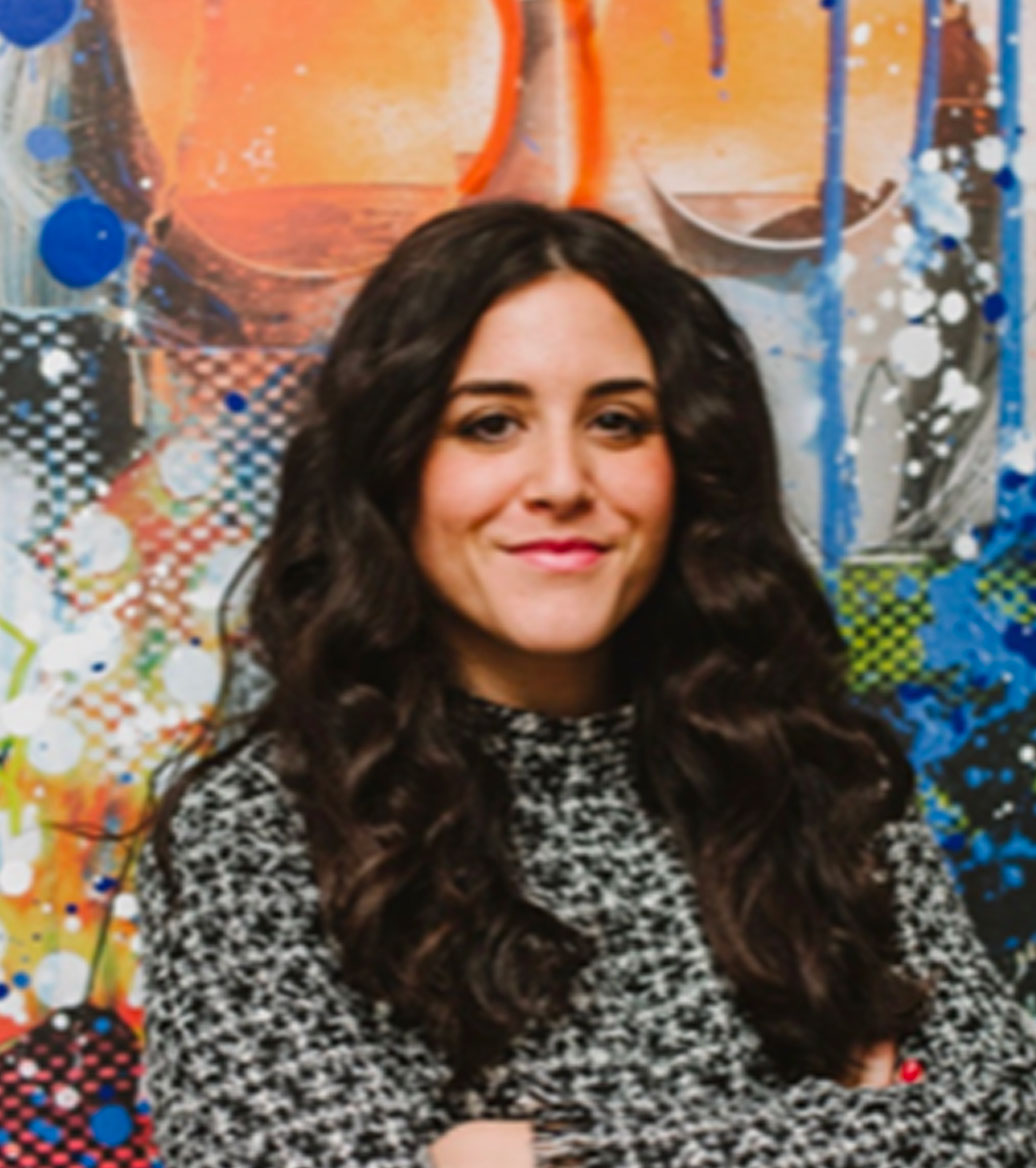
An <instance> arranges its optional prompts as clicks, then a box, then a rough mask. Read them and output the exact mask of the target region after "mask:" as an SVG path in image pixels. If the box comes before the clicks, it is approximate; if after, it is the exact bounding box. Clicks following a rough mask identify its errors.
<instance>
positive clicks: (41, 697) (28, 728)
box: [0, 690, 51, 738]
mask: <svg viewBox="0 0 1036 1168" xmlns="http://www.w3.org/2000/svg"><path fill="white" fill-rule="evenodd" d="M50 699H51V694H50V693H49V692H47V691H44V690H38V691H36V692H34V693H25V694H20V695H19V696H18V697H16V698H12V699H11V701H9V702H4V703H3V705H0V730H2V731H3V732H4V733H5V734H12V735H14V737H15V738H26V737H28V735H30V734H32V733H33V732H34V731H35V730H38V729H39V727H40V726H42V725H43V722H44V719H45V718H46V717H47V707H48V706H49V704H50Z"/></svg>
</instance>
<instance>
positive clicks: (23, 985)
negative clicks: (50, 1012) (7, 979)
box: [11, 973, 32, 990]
mask: <svg viewBox="0 0 1036 1168" xmlns="http://www.w3.org/2000/svg"><path fill="white" fill-rule="evenodd" d="M11 981H12V982H13V983H14V985H15V986H16V988H17V989H20V990H27V989H28V988H29V986H30V985H31V984H32V978H31V977H29V975H28V974H27V973H16V974H15V975H14V977H12V978H11Z"/></svg>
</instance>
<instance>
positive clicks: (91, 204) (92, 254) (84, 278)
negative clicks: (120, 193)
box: [39, 197, 126, 288]
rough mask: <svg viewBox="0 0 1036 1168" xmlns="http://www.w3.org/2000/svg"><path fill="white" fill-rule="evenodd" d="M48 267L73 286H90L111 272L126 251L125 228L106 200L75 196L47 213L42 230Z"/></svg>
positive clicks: (42, 245) (41, 238) (42, 252)
mask: <svg viewBox="0 0 1036 1168" xmlns="http://www.w3.org/2000/svg"><path fill="white" fill-rule="evenodd" d="M39 247H40V256H41V258H42V260H43V262H44V264H45V265H46V267H47V271H49V272H50V274H51V275H52V276H53V277H54V279H55V280H59V281H60V282H61V283H62V284H67V285H68V287H70V288H87V287H89V286H90V285H91V284H97V283H99V282H100V281H101V280H103V279H104V278H105V276H109V275H111V273H112V272H114V271H115V270H116V268H118V267H119V265H120V264H121V263H122V261H123V259H124V258H125V255H126V231H125V228H124V227H123V225H122V221H121V220H120V219H119V217H118V215H116V214H115V212H114V211H113V210H112V209H111V208H110V207H109V206H107V205H106V204H105V203H102V202H99V201H98V200H96V199H91V198H83V197H79V198H74V199H69V200H67V201H66V202H64V203H62V204H61V206H60V207H58V208H57V209H56V210H55V211H52V212H51V214H50V215H49V216H48V217H47V219H46V221H45V222H44V224H43V229H42V231H41V232H40V244H39Z"/></svg>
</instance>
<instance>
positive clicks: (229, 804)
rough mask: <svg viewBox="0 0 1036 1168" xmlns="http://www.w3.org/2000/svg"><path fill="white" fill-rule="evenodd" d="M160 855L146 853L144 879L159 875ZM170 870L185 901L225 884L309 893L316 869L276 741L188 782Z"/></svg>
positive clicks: (211, 766)
mask: <svg viewBox="0 0 1036 1168" xmlns="http://www.w3.org/2000/svg"><path fill="white" fill-rule="evenodd" d="M154 851H155V849H154V848H153V847H152V846H146V847H145V848H144V849H143V852H142V855H141V861H140V867H139V872H138V878H139V879H141V880H142V881H143V882H144V883H145V884H149V883H151V882H152V880H151V878H152V877H153V876H154V875H155V874H156V867H157V865H156V864H155V857H154ZM169 852H170V857H171V872H172V876H173V878H174V882H175V884H176V885H177V886H178V888H179V889H180V891H181V892H182V893H183V895H184V896H186V897H188V898H189V897H190V896H191V895H192V890H193V889H195V888H202V887H203V888H205V889H207V890H208V892H209V893H210V894H211V893H213V892H214V891H215V890H216V889H218V888H220V887H223V886H228V887H229V886H235V887H238V888H240V887H242V886H244V885H249V886H252V887H258V886H259V884H260V883H264V884H266V883H269V884H275V885H277V886H279V887H281V888H286V887H288V886H294V887H295V888H296V889H302V888H309V887H311V886H312V884H313V870H312V864H311V862H310V859H309V851H308V845H307V841H306V831H305V822H304V820H303V817H302V814H301V812H300V811H299V810H298V808H297V807H296V805H295V801H294V799H293V797H292V795H291V793H290V792H289V791H288V790H287V788H286V787H285V785H284V784H283V783H282V781H281V779H280V777H279V773H278V763H277V745H276V742H275V740H273V739H272V738H270V737H263V738H258V739H255V740H252V741H248V742H246V743H243V744H242V745H241V746H240V747H239V748H238V749H236V750H234V751H233V753H231V754H229V755H228V756H226V757H224V758H221V759H219V760H218V761H216V762H212V763H207V764H205V765H204V766H203V768H202V769H201V770H200V771H198V772H197V773H196V774H195V775H194V776H193V777H192V778H191V779H190V780H189V782H188V785H187V787H186V789H185V790H184V792H183V794H182V796H181V797H180V798H179V800H178V801H177V803H176V804H175V807H174V809H173V811H172V816H171V820H170V833H169Z"/></svg>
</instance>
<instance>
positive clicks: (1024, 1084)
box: [138, 698, 1036, 1168]
mask: <svg viewBox="0 0 1036 1168" xmlns="http://www.w3.org/2000/svg"><path fill="white" fill-rule="evenodd" d="M465 704H466V713H465V714H464V716H465V717H467V718H470V719H474V720H475V722H474V723H473V724H474V725H476V727H477V729H478V730H479V732H480V742H481V744H482V746H483V748H484V749H487V750H489V751H491V752H493V754H494V756H495V757H497V758H498V759H500V760H502V761H503V762H505V764H506V765H507V767H508V768H509V773H510V774H511V775H512V781H513V783H514V786H515V790H516V793H517V805H516V816H515V825H514V830H515V832H516V837H515V838H516V840H517V843H518V847H519V852H520V855H521V857H522V860H523V865H524V871H525V876H526V882H527V887H528V889H529V891H530V893H531V894H532V895H533V896H534V897H535V898H537V899H538V900H539V901H540V902H542V903H544V904H546V905H547V906H549V907H550V908H551V909H552V910H553V911H554V912H555V913H556V914H557V915H558V916H559V917H561V918H563V919H564V920H567V921H569V922H571V923H572V924H574V925H576V926H577V927H580V928H582V929H584V930H588V931H589V932H590V933H591V934H592V935H593V936H594V937H595V938H596V941H597V944H598V956H597V957H596V959H595V960H594V961H593V962H592V964H591V965H590V966H589V967H588V968H587V969H586V970H585V972H584V974H583V976H582V977H581V980H580V982H579V984H578V991H577V994H576V1001H575V1009H574V1010H573V1012H572V1014H571V1015H570V1016H569V1018H568V1019H567V1020H566V1021H565V1022H563V1023H560V1024H558V1025H557V1026H555V1027H554V1028H552V1029H550V1030H549V1031H543V1030H541V1032H540V1033H539V1034H537V1035H536V1036H535V1037H533V1036H530V1037H529V1038H528V1039H525V1038H523V1039H521V1040H519V1041H518V1042H517V1043H516V1044H515V1046H514V1049H513V1057H511V1058H510V1059H509V1060H508V1061H507V1062H506V1064H504V1065H501V1066H499V1067H497V1068H495V1069H494V1071H493V1072H491V1073H490V1075H489V1077H488V1080H487V1082H486V1084H485V1087H484V1089H479V1090H478V1091H469V1092H468V1093H466V1094H465V1095H463V1096H456V1095H451V1096H448V1095H446V1094H445V1093H444V1091H443V1085H444V1082H445V1079H446V1078H447V1068H446V1066H445V1065H444V1064H443V1062H442V1061H441V1060H440V1059H439V1057H438V1056H437V1055H436V1054H435V1053H434V1052H433V1051H432V1050H431V1049H430V1048H429V1047H428V1046H427V1045H426V1044H425V1043H424V1042H423V1041H422V1039H421V1038H420V1037H419V1036H418V1035H417V1034H416V1033H414V1032H412V1031H409V1030H404V1029H402V1028H401V1027H399V1026H398V1025H396V1024H395V1023H394V1022H393V1021H392V1019H391V1018H390V1017H389V1016H388V1011H387V1008H385V1007H383V1006H381V1005H378V1004H376V1003H371V1002H368V1001H367V1000H366V999H363V998H361V997H360V996H359V995H357V994H356V993H354V992H353V991H352V990H350V989H348V988H346V987H344V986H343V985H342V984H341V982H340V980H339V979H338V977H337V976H336V963H335V958H334V955H333V952H332V949H331V948H330V947H329V945H328V943H327V942H326V941H325V940H324V938H323V936H322V934H321V930H320V926H319V912H318V898H317V891H316V887H315V884H314V879H313V874H312V869H311V866H310V862H309V859H308V856H307V850H306V844H305V840H304V835H303V828H302V821H301V816H300V815H299V814H298V812H297V811H296V810H295V809H294V808H293V806H292V805H291V802H290V799H289V797H287V796H286V795H285V793H284V791H283V788H282V787H281V785H280V784H279V782H278V779H277V775H276V773H275V770H274V769H273V766H272V759H273V757H274V752H273V751H272V749H271V747H270V745H269V744H268V743H267V744H263V743H257V744H254V745H252V746H250V747H247V748H245V749H244V750H243V751H242V752H241V753H240V754H239V755H238V756H237V757H236V758H235V759H234V760H233V761H232V762H230V763H229V764H225V765H224V766H222V767H221V768H218V769H216V770H214V771H212V772H210V773H209V774H208V775H206V776H205V778H204V779H202V780H201V781H200V782H198V783H197V784H196V785H195V786H194V787H193V788H192V789H191V790H190V792H189V793H188V795H187V796H186V798H185V800H184V802H183V803H182V804H181V806H180V808H179V809H178V811H177V814H176V816H175V819H174V863H175V872H176V874H177V878H178V880H179V883H180V886H181V897H182V900H181V907H180V908H179V910H178V911H177V912H175V913H170V911H169V907H168V905H167V904H166V901H165V894H164V890H163V886H162V882H161V880H160V878H159V876H158V873H157V870H156V865H155V863H154V860H153V857H152V856H151V854H150V849H149V848H145V850H144V855H143V857H142V861H141V865H140V869H139V873H138V889H139V893H140V898H141V903H142V909H143V913H142V915H143V922H142V923H143V939H144V954H143V960H144V971H145V984H146V999H145V1000H146V1018H147V1032H148V1045H147V1083H148V1089H149V1092H150V1096H151V1100H152V1103H153V1106H154V1116H155V1131H156V1138H157V1142H158V1146H159V1149H160V1151H161V1153H162V1156H163V1160H164V1163H165V1164H166V1168H217V1166H218V1168H244V1166H246V1165H247V1166H250V1168H252V1166H254V1168H260V1166H261V1168H354V1166H357V1168H358V1166H361V1165H368V1166H377V1168H403V1166H407V1168H411V1166H413V1165H415V1164H418V1163H422V1162H427V1161H426V1160H425V1158H424V1154H423V1151H422V1150H423V1149H424V1148H425V1147H426V1146H427V1145H428V1144H429V1143H431V1142H432V1141H434V1140H435V1139H436V1138H437V1137H438V1136H439V1135H441V1134H442V1133H444V1132H445V1131H447V1130H448V1129H449V1128H450V1127H452V1126H454V1125H455V1124H457V1123H459V1122H462V1121H464V1120H467V1119H476V1118H511V1119H526V1120H529V1121H530V1122H531V1123H532V1124H533V1130H534V1139H535V1153H536V1159H537V1163H538V1164H540V1165H544V1166H547V1165H554V1164H562V1163H564V1164H570V1163H574V1164H578V1165H580V1166H582V1168H620V1166H622V1168H626V1166H633V1165H636V1166H641V1168H662V1166H665V1168H692V1166H694V1168H697V1166H700V1168H720V1166H723V1168H727V1166H744V1168H889V1166H893V1165H914V1166H917V1168H937V1166H938V1168H950V1166H951V1165H952V1166H954V1168H979V1166H982V1168H986V1166H991V1165H996V1166H997V1168H1033V1165H1036V1034H1034V1027H1033V1023H1032V1020H1031V1019H1030V1018H1029V1016H1028V1015H1027V1014H1026V1013H1025V1012H1024V1011H1023V1010H1022V1008H1021V1006H1020V1005H1018V1004H1017V1003H1016V1002H1015V1001H1014V1000H1013V999H1012V998H1011V996H1010V994H1009V992H1008V990H1007V988H1006V987H1005V984H1004V983H1003V981H1002V980H1001V978H1000V976H999V975H998V973H997V972H996V971H995V969H994V967H993V966H992V964H991V962H990V960H989V958H988V957H987V955H986V953H985V951H984V949H983V947H982V945H981V944H980V942H979V941H978V940H977V939H976V936H975V934H974V932H973V930H972V927H971V924H970V922H969V919H968V917H967V915H966V913H965V911H964V909H963V908H962V906H961V904H960V902H959V901H958V899H957V897H956V894H955V892H954V890H953V887H952V884H951V882H950V880H949V878H948V875H947V873H946V871H945V869H944V866H943V863H942V858H941V853H940V851H939V849H938V846H937V845H936V843H935V841H934V839H933V838H932V836H931V835H930V833H929V830H928V828H927V827H926V826H925V825H924V824H923V823H922V822H920V821H917V820H915V821H909V822H904V823H902V824H899V825H896V826H895V827H893V828H891V829H890V830H889V859H890V863H891V866H892V870H893V874H894V879H895V882H896V887H897V900H898V905H899V923H900V930H901V941H902V946H903V952H904V956H905V963H906V965H907V966H908V967H909V968H910V969H911V970H912V971H914V972H916V973H919V974H931V975H933V976H934V977H936V978H937V983H938V984H937V989H936V991H935V994H934V999H933V1009H932V1011H931V1014H930V1017H929V1020H928V1021H927V1022H926V1023H925V1025H924V1027H923V1029H922V1031H921V1032H919V1033H918V1034H917V1035H916V1036H915V1037H914V1038H913V1039H912V1040H911V1041H909V1042H908V1043H907V1044H905V1047H904V1048H902V1049H901V1055H902V1056H903V1057H912V1058H916V1059H919V1060H920V1061H921V1062H922V1063H923V1065H924V1067H925V1068H926V1072H927V1073H926V1075H925V1077H924V1078H923V1080H922V1081H920V1082H916V1083H911V1084H909V1085H897V1086H894V1087H888V1088H884V1089H849V1088H845V1087H842V1086H840V1085H839V1084H837V1083H835V1082H832V1081H828V1080H820V1079H812V1078H808V1079H803V1080H801V1081H799V1082H797V1083H796V1084H794V1085H793V1086H790V1087H789V1086H787V1085H782V1084H781V1082H780V1081H779V1080H778V1079H777V1078H776V1077H775V1076H774V1075H773V1074H772V1073H771V1071H770V1069H769V1064H768V1061H767V1059H766V1057H765V1055H764V1054H763V1052H762V1050H761V1045H760V1042H759V1039H758V1037H757V1035H756V1033H755V1032H754V1031H753V1029H752V1028H751V1026H750V1025H749V1024H748V1023H747V1022H746V1020H745V1018H744V1017H743V1015H742V1014H741V1013H740V1012H739V1010H738V1009H737V1007H736V1006H735V1004H734V1001H733V997H732V993H731V991H730V987H729V985H728V984H727V983H726V982H725V980H724V979H723V978H722V977H721V976H718V975H717V972H716V970H715V968H714V966H713V963H712V959H711V956H710V952H709V949H708V947H707V945H706V943H705V941H704V939H703V936H702V932H701V927H700V921H699V916H698V912H697V907H696V903H695V893H694V888H693V884H692V881H691V879H690V877H689V876H688V874H687V872H686V869H685V867H684V865H683V863H682V862H681V859H680V856H679V854H678V852H677V849H676V845H675V842H674V840H673V839H672V837H671V836H670V835H669V834H668V830H667V829H664V828H662V827H660V825H659V823H658V821H657V819H655V818H654V817H652V816H650V815H649V814H648V813H647V812H646V811H645V810H643V808H642V806H641V802H640V800H639V798H638V796H637V794H636V791H635V788H634V784H633V780H632V777H631V766H630V744H631V735H632V724H633V711H632V707H630V706H623V707H619V708H616V709H613V710H609V711H604V712H600V713H596V714H590V715H585V716H580V717H566V718H560V717H552V716H547V715H544V714H540V713H534V712H529V711H523V710H517V709H513V708H509V707H504V706H498V705H495V704H491V703H489V702H485V701H482V700H481V699H477V698H467V699H466V703H465Z"/></svg>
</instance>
